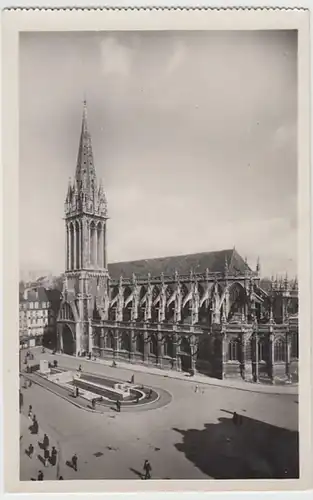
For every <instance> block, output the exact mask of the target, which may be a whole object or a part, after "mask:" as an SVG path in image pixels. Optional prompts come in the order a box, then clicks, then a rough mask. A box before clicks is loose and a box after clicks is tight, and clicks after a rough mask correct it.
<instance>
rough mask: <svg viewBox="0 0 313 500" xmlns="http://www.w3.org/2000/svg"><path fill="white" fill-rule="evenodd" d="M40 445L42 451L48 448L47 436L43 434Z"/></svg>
mask: <svg viewBox="0 0 313 500" xmlns="http://www.w3.org/2000/svg"><path fill="white" fill-rule="evenodd" d="M42 444H43V447H44V450H45V449H46V448H49V438H48V436H47V434H44V437H43V441H42Z"/></svg>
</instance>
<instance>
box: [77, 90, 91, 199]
mask: <svg viewBox="0 0 313 500" xmlns="http://www.w3.org/2000/svg"><path fill="white" fill-rule="evenodd" d="M75 181H76V184H77V187H78V188H79V189H82V190H83V191H85V192H88V193H90V194H92V191H93V189H94V186H95V184H96V172H95V167H94V163H93V154H92V145H91V137H90V134H89V130H88V123H87V101H86V99H84V103H83V117H82V127H81V134H80V141H79V149H78V157H77V167H76V175H75Z"/></svg>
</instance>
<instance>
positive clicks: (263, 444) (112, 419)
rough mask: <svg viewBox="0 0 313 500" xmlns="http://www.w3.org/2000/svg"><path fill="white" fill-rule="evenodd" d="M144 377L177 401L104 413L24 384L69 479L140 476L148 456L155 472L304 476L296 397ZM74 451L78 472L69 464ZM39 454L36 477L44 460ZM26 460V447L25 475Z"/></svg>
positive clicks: (125, 374) (99, 368)
mask: <svg viewBox="0 0 313 500" xmlns="http://www.w3.org/2000/svg"><path fill="white" fill-rule="evenodd" d="M35 352H37V353H39V351H38V349H37V350H36V351H35ZM38 357H45V358H46V359H49V358H50V357H51V355H50V354H48V353H46V354H40V355H38V354H37V355H36V358H37V359H38ZM58 361H59V364H60V365H61V366H62V365H63V366H64V367H69V368H74V367H76V368H77V367H78V364H79V363H81V364H82V365H83V369H84V370H86V371H87V368H88V371H89V372H94V373H102V374H103V375H107V376H110V377H113V376H114V377H116V378H118V379H121V380H125V381H126V380H128V379H129V377H130V371H129V370H124V369H120V368H114V369H112V368H110V367H108V366H104V365H98V364H97V365H96V364H93V363H87V362H84V361H80V360H77V359H75V358H69V357H64V358H62V356H58ZM87 365H88V366H87ZM136 383H139V384H141V383H143V384H145V385H147V386H150V385H151V386H152V387H156V388H157V387H160V388H163V389H165V390H167V391H168V392H170V393H171V395H172V401H171V402H170V403H169V404H168V405H167V406H164V407H162V408H158V409H151V410H147V411H138V412H137V411H135V409H134V410H133V411H129V412H128V411H127V412H124V413H123V412H121V413H117V412H115V411H114V410H113V409H112V410H108V411H107V412H106V413H104V414H99V413H92V412H89V411H86V410H84V409H80V408H77V407H76V406H74V405H73V404H71V403H69V402H68V401H66V400H64V399H62V398H61V397H59V396H57V395H55V394H53V393H51V392H49V391H47V390H46V389H45V388H42V387H40V386H38V385H36V384H33V385H32V387H31V388H28V389H25V390H23V393H24V408H25V411H27V408H28V405H29V404H31V405H32V406H33V412H34V413H35V414H36V416H37V419H38V421H39V426H40V428H41V429H42V430H43V432H47V434H48V435H49V436H50V437H51V439H52V440H54V442H56V443H57V445H58V448H59V451H60V457H59V458H60V460H59V467H60V470H59V474H61V475H62V476H63V477H64V479H138V478H140V477H141V474H142V472H143V471H142V466H143V463H144V460H145V459H148V460H149V461H150V463H151V465H152V477H153V478H155V479H166V478H168V479H208V478H210V477H212V478H218V479H226V478H237V479H238V478H241V477H252V478H262V477H267V478H270V477H295V476H296V474H297V461H298V454H297V439H298V436H297V432H296V431H297V426H298V402H297V397H296V396H294V395H290V394H286V395H284V394H281V395H275V394H262V393H253V392H248V391H240V390H236V389H232V388H224V387H213V386H204V385H200V386H199V391H198V392H196V391H195V388H196V384H193V383H191V382H189V381H184V380H175V379H170V378H164V377H162V376H156V375H150V374H145V373H136ZM233 411H236V412H237V413H239V414H241V415H242V416H243V423H242V425H241V426H239V427H238V426H235V425H234V424H233V423H232V420H231V418H232V412H233ZM24 432H25V431H24ZM74 453H77V456H78V471H77V472H75V471H74V470H73V469H72V468H71V467H69V466H68V465H66V462H67V461H70V460H71V457H72V456H73V454H74ZM32 460H33V467H34V472H33V476H34V475H37V472H38V470H39V469H41V468H42V464H41V463H39V462H38V459H36V458H35V457H33V459H32ZM36 460H37V463H36ZM27 464H28V465H27ZM26 465H27V467H28V468H29V458H28V457H27V456H25V454H22V458H21V478H23V479H26V477H25V467H26ZM50 467H51V466H50ZM27 470H28V469H27ZM50 475H51V473H50Z"/></svg>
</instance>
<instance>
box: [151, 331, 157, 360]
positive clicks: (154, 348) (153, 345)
mask: <svg viewBox="0 0 313 500" xmlns="http://www.w3.org/2000/svg"><path fill="white" fill-rule="evenodd" d="M150 354H153V355H154V356H157V354H158V341H157V338H156V335H151V338H150Z"/></svg>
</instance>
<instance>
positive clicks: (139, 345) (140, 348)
mask: <svg viewBox="0 0 313 500" xmlns="http://www.w3.org/2000/svg"><path fill="white" fill-rule="evenodd" d="M136 351H137V352H140V353H141V354H143V352H144V338H143V335H142V333H139V334H138V335H137V337H136Z"/></svg>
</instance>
